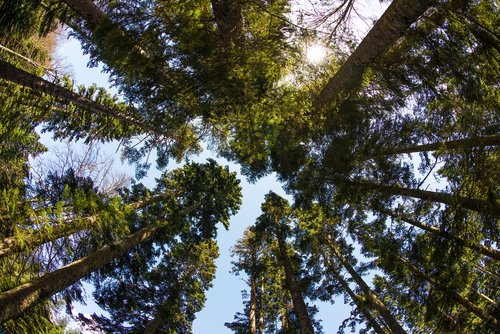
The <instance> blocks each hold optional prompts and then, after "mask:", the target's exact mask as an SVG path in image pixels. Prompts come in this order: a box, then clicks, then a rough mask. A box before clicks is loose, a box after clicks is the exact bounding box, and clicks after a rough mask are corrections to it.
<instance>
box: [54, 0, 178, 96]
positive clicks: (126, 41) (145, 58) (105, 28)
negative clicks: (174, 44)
mask: <svg viewBox="0 0 500 334" xmlns="http://www.w3.org/2000/svg"><path fill="white" fill-rule="evenodd" d="M59 1H60V2H63V3H65V4H66V5H67V6H68V7H70V8H71V9H72V10H73V11H74V12H76V13H77V14H78V15H79V16H80V17H81V18H82V19H83V20H84V21H85V23H86V24H87V26H88V28H89V29H90V30H91V31H92V34H93V36H92V37H93V43H94V44H97V45H98V46H99V47H100V48H101V49H102V50H105V51H106V52H104V54H101V57H103V61H104V62H105V63H106V64H107V65H108V66H110V67H112V68H114V69H117V70H119V71H120V72H124V73H122V74H124V75H129V76H130V75H132V76H133V77H135V78H137V77H142V76H145V75H146V74H147V75H154V76H155V77H156V78H158V79H159V80H158V82H162V84H163V85H165V84H167V83H168V84H170V85H171V86H172V87H175V85H176V83H175V82H174V80H173V79H172V77H171V76H170V75H169V74H168V65H167V63H166V62H164V61H158V60H155V59H153V57H152V56H151V55H150V54H148V53H147V52H146V51H145V50H144V49H143V48H142V47H141V45H140V44H139V43H137V41H135V40H134V39H133V38H132V36H131V34H130V33H129V32H128V31H127V30H125V29H124V28H123V27H121V26H120V25H119V24H117V23H115V22H113V21H112V20H111V19H110V18H109V16H108V15H107V14H106V13H105V12H104V11H102V10H101V9H100V8H99V7H98V6H96V5H95V4H94V3H93V2H92V1H91V0H59ZM70 25H71V24H70ZM111 36H120V38H114V37H113V38H110V37H111ZM87 38H89V37H87ZM145 70H147V71H145ZM125 72H126V73H125Z"/></svg>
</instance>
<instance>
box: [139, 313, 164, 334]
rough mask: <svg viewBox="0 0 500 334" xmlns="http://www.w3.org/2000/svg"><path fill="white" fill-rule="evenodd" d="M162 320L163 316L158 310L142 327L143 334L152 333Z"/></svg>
mask: <svg viewBox="0 0 500 334" xmlns="http://www.w3.org/2000/svg"><path fill="white" fill-rule="evenodd" d="M162 322H163V317H162V314H161V311H160V312H158V313H157V314H156V315H155V317H154V319H153V320H151V321H150V322H149V323H148V324H147V325H146V327H145V328H144V332H143V334H154V333H155V332H156V330H157V329H158V327H160V325H161V323H162Z"/></svg>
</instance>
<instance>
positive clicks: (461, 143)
mask: <svg viewBox="0 0 500 334" xmlns="http://www.w3.org/2000/svg"><path fill="white" fill-rule="evenodd" d="M498 145H500V134H494V135H487V136H483V137H471V138H465V139H455V140H449V141H441V142H437V143H431V144H421V145H413V146H408V147H401V148H394V149H389V150H385V151H382V152H381V153H380V155H383V156H385V155H394V154H410V153H418V152H429V151H437V150H442V149H445V150H453V149H459V148H467V147H486V146H498ZM372 158H374V157H373V156H372V157H369V158H368V159H372Z"/></svg>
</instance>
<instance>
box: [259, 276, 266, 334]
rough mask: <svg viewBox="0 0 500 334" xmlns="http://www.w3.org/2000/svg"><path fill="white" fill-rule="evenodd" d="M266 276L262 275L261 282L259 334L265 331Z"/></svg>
mask: <svg viewBox="0 0 500 334" xmlns="http://www.w3.org/2000/svg"><path fill="white" fill-rule="evenodd" d="M264 291H265V290H264V278H263V277H261V284H260V294H259V297H260V298H259V308H258V310H259V311H258V314H259V327H258V330H259V334H263V333H264Z"/></svg>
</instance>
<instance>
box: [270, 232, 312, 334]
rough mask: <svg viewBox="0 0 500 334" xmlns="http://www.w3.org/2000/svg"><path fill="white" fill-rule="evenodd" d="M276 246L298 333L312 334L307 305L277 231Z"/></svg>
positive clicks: (281, 236)
mask: <svg viewBox="0 0 500 334" xmlns="http://www.w3.org/2000/svg"><path fill="white" fill-rule="evenodd" d="M277 239H278V246H279V251H280V257H281V261H282V265H283V268H284V270H285V277H286V285H287V287H288V290H289V291H290V294H291V296H292V303H293V310H294V311H295V314H297V318H298V319H299V326H300V333H301V334H314V329H313V325H312V322H311V318H310V317H309V313H308V312H307V306H306V303H305V302H304V298H303V297H302V292H301V289H300V286H299V284H298V282H297V279H296V278H295V273H294V270H293V268H292V263H291V262H290V258H289V257H288V252H287V247H286V243H285V240H284V237H283V235H281V234H280V233H278V235H277Z"/></svg>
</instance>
